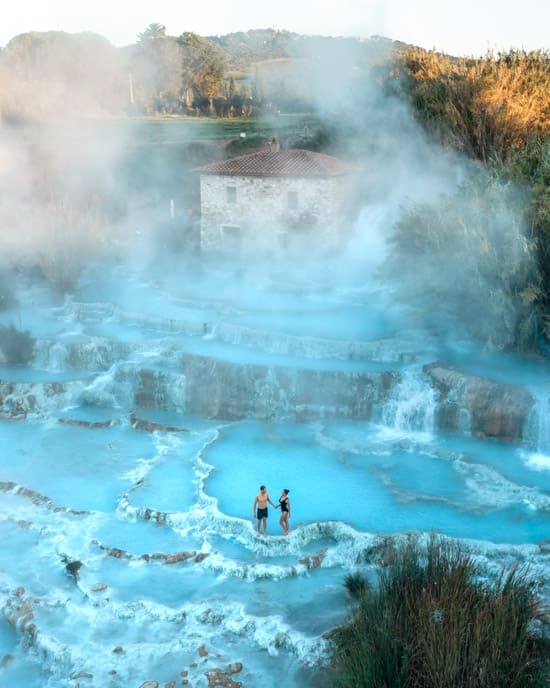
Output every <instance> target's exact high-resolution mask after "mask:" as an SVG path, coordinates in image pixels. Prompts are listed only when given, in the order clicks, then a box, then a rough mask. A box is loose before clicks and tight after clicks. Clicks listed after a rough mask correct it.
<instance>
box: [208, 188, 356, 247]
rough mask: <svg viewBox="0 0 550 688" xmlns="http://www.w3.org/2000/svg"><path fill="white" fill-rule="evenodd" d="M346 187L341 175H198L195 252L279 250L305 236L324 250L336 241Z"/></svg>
mask: <svg viewBox="0 0 550 688" xmlns="http://www.w3.org/2000/svg"><path fill="white" fill-rule="evenodd" d="M347 183H348V179H347V177H345V176H342V177H329V178H318V177H238V176H229V175H228V176H224V175H206V174H203V175H201V248H202V249H203V250H205V251H209V250H218V249H221V250H223V249H224V248H231V244H233V247H237V248H239V250H241V251H246V250H247V248H250V249H251V250H253V251H256V250H258V249H259V248H262V247H265V248H272V247H276V246H284V245H285V244H286V243H287V242H290V243H292V242H293V241H294V240H295V239H296V240H300V237H304V236H305V235H308V236H309V237H311V236H313V237H314V238H315V240H316V241H319V242H320V243H321V244H322V245H326V246H327V247H329V246H331V245H333V244H335V243H336V242H337V240H338V239H339V232H340V221H341V217H342V209H343V204H344V201H345V194H346V191H347ZM228 189H235V190H234V191H228ZM289 194H291V195H293V196H291V197H289ZM289 198H290V204H289ZM292 201H295V207H292V206H293V203H292ZM237 245H238V246H237Z"/></svg>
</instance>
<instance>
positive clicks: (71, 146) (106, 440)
mask: <svg viewBox="0 0 550 688" xmlns="http://www.w3.org/2000/svg"><path fill="white" fill-rule="evenodd" d="M334 64H336V65H338V63H337V61H336V62H334ZM325 66H326V62H321V65H320V67H321V68H319V69H315V70H314V71H315V72H316V73H315V74H314V75H313V76H312V75H311V74H310V76H309V77H308V78H310V79H313V81H312V83H316V84H318V89H317V90H318V101H319V108H320V112H319V116H322V117H324V118H328V119H330V120H331V125H332V126H337V127H338V126H339V127H340V128H341V129H342V130H343V132H341V133H343V134H345V136H344V135H342V136H341V137H340V139H336V140H337V141H339V140H341V141H342V145H341V146H340V145H338V146H337V148H336V149H335V150H333V151H332V152H333V153H334V154H337V155H339V156H341V157H342V158H345V159H347V160H350V161H352V162H353V163H354V166H355V175H354V177H353V183H354V195H353V201H350V209H349V217H347V218H346V222H347V227H346V230H347V231H346V232H345V233H344V234H345V237H346V239H345V241H343V243H342V246H341V248H340V250H339V251H338V252H333V253H327V252H326V251H324V250H323V249H322V247H312V246H308V247H307V251H305V252H299V251H296V252H295V253H292V252H290V254H289V253H284V252H281V253H276V254H273V253H268V254H265V253H262V252H261V251H259V250H258V251H255V250H254V247H251V250H250V251H249V252H248V253H246V254H245V255H243V256H241V257H240V258H237V257H235V256H232V257H231V259H227V258H224V257H219V256H218V257H217V258H211V257H207V256H200V255H199V254H197V253H196V252H195V251H194V250H193V241H192V237H191V238H190V236H189V234H188V233H191V232H192V228H193V225H192V222H189V211H190V210H192V207H193V203H196V192H197V189H196V178H195V177H194V176H193V174H192V172H191V169H192V168H193V167H195V166H197V165H198V164H199V163H201V162H206V161H207V159H205V158H208V157H209V156H210V159H215V158H216V157H217V156H219V154H220V150H219V148H220V143H219V142H216V141H215V140H207V141H204V140H203V141H202V143H201V145H199V146H195V147H193V146H192V144H193V143H194V141H193V136H194V135H193V126H195V123H185V122H181V123H177V122H170V123H157V122H151V123H143V122H141V123H138V122H135V121H112V120H96V121H80V120H72V121H70V122H60V123H56V124H44V125H40V124H35V125H32V126H30V125H27V126H22V127H19V128H10V127H4V128H2V129H1V130H0V134H1V135H0V191H1V195H0V221H1V222H2V225H3V227H4V231H3V232H2V239H1V241H2V256H3V259H4V265H3V267H4V268H5V271H6V274H7V275H8V276H9V279H10V285H11V289H12V291H13V292H14V296H15V297H16V298H15V300H14V303H13V304H12V305H11V306H9V307H8V308H6V309H4V310H3V311H1V312H0V324H4V325H10V324H14V325H15V326H16V327H17V328H18V329H21V330H28V331H29V332H30V333H31V334H32V336H33V337H34V338H35V340H36V341H35V343H34V349H33V356H32V358H31V360H30V361H29V362H28V363H27V364H26V365H23V366H15V365H11V366H10V365H6V366H3V367H2V368H1V370H0V385H1V388H2V389H1V390H0V394H1V398H2V401H1V404H2V419H1V420H0V435H1V438H2V446H3V447H4V448H5V450H4V451H3V453H2V458H1V459H0V490H1V492H0V500H1V504H2V509H1V514H0V533H1V534H2V540H3V543H4V547H3V558H2V563H1V565H0V592H1V598H0V606H1V608H2V611H3V614H2V616H1V617H0V619H1V620H0V658H2V657H4V658H8V659H6V660H5V661H4V660H2V666H1V667H0V672H2V673H0V682H2V681H3V680H4V679H5V681H6V682H7V683H6V685H25V686H28V687H30V688H39V687H40V688H43V687H44V686H49V688H58V687H64V686H73V685H74V683H75V682H78V681H81V682H82V684H84V683H85V684H86V685H90V686H97V687H101V688H103V687H104V686H109V687H111V686H112V688H115V687H117V686H127V685H136V686H137V685H141V683H142V682H144V681H146V680H155V681H160V682H165V683H167V682H169V681H172V680H176V679H179V678H180V677H181V676H182V674H181V673H180V672H182V671H186V672H188V674H187V675H188V676H189V680H190V683H191V685H196V686H206V685H207V684H208V681H207V678H206V676H205V672H206V671H208V670H212V669H213V668H215V667H221V668H222V669H225V668H226V667H227V666H228V665H229V664H230V663H233V662H241V663H242V665H243V668H242V672H238V673H237V674H236V675H235V676H234V680H239V681H242V682H243V685H246V686H251V687H253V686H262V687H263V688H266V687H268V688H269V687H270V686H276V685H277V686H278V685H280V683H281V682H282V681H283V680H284V683H285V685H287V686H291V687H292V686H294V687H296V688H298V687H301V686H309V685H317V683H316V682H317V681H318V680H319V672H322V671H323V670H324V669H325V668H326V667H327V665H328V663H329V660H330V641H329V640H328V639H327V637H326V635H325V633H326V631H329V630H330V629H331V628H333V627H334V626H336V625H337V624H339V623H341V622H342V621H343V620H344V618H345V617H346V614H347V600H346V597H345V594H344V588H343V585H342V579H343V576H344V574H345V573H346V572H349V571H354V570H356V568H358V567H363V566H366V567H367V570H368V571H369V572H370V571H371V569H372V566H373V562H372V559H369V552H370V551H372V548H373V547H374V546H375V545H377V544H379V543H380V541H381V538H382V537H384V536H386V535H388V534H390V535H395V536H399V534H402V533H406V532H411V531H413V532H419V533H427V532H429V531H432V530H435V531H440V532H442V533H444V534H447V535H449V536H451V537H457V538H465V539H467V540H468V542H469V544H470V545H471V547H472V550H473V552H474V554H475V556H476V557H478V558H479V559H480V561H481V562H483V563H484V564H485V565H486V566H487V570H488V571H490V572H491V571H498V566H499V565H500V563H502V562H508V561H513V560H514V559H516V558H519V559H521V560H523V561H530V562H531V563H532V567H533V570H534V571H535V573H536V574H541V575H546V576H548V571H549V569H550V555H549V554H548V548H547V546H545V545H544V542H545V541H546V540H547V538H548V534H549V533H550V470H549V469H548V466H549V464H548V460H547V457H548V454H550V447H549V444H548V443H549V442H550V439H549V437H548V427H547V425H548V395H547V394H546V390H547V386H546V380H547V376H548V375H549V369H548V366H547V365H545V364H544V363H543V362H540V361H527V360H524V359H522V358H521V357H518V356H514V355H504V354H502V355H500V354H499V355H497V354H493V353H488V352H487V348H486V347H485V346H484V343H479V342H476V341H473V340H472V339H470V338H468V336H467V331H465V330H464V329H461V328H460V327H459V326H458V325H457V323H459V320H460V319H459V318H457V317H456V313H455V311H454V310H453V309H454V307H455V305H454V301H453V299H454V293H455V292H456V293H459V294H461V293H462V292H461V289H462V287H463V284H462V283H461V281H460V269H459V266H457V267H456V270H455V271H453V272H452V273H450V277H449V281H450V283H451V286H450V288H449V291H448V292H447V293H446V294H443V295H441V296H440V295H439V294H435V299H437V300H439V301H440V304H439V306H440V308H439V310H438V311H437V313H435V314H434V313H433V312H432V311H431V310H430V309H431V302H430V301H429V300H428V301H426V300H424V299H423V297H422V298H421V297H418V298H416V292H410V293H409V294H408V298H403V294H402V292H403V290H405V291H407V288H408V285H410V284H411V282H413V281H415V280H416V281H417V282H422V281H423V280H426V281H427V282H428V283H429V279H430V275H427V274H424V272H423V271H422V270H420V269H419V268H418V266H417V265H416V264H415V263H414V262H413V261H411V264H410V265H409V268H408V270H407V271H406V272H399V270H397V269H396V267H395V265H394V264H392V262H391V253H392V250H393V249H392V244H391V241H390V240H391V238H392V236H393V232H394V228H395V225H396V223H397V222H398V221H399V219H400V217H401V216H402V213H403V212H404V210H403V209H404V208H405V207H406V206H407V204H409V203H422V202H435V201H436V200H437V199H438V198H440V196H441V195H444V194H453V193H454V192H455V191H456V190H457V188H458V187H459V186H460V185H461V184H462V183H463V182H464V180H465V179H468V176H469V174H470V172H472V166H471V164H470V163H468V162H466V161H465V160H462V159H460V158H459V157H458V156H455V155H450V154H448V153H444V152H442V151H440V150H439V149H437V148H436V147H435V146H434V145H433V144H431V143H430V142H428V140H427V139H426V136H425V134H424V133H423V132H422V131H421V130H420V128H419V126H418V125H417V124H416V123H415V122H414V120H413V118H412V116H411V114H410V112H409V111H408V109H407V108H406V106H405V105H404V104H403V103H402V102H399V101H398V100H397V99H396V98H395V97H393V96H387V95H384V94H383V93H381V92H380V90H379V89H377V88H376V84H375V83H372V84H370V85H369V87H368V88H367V90H366V92H365V98H364V102H362V103H361V105H360V107H357V106H356V105H354V108H352V107H351V104H350V102H349V101H348V100H347V98H348V96H349V94H350V89H351V88H352V87H353V85H354V83H353V81H352V82H348V80H346V79H341V78H340V79H338V78H337V73H338V74H341V72H338V71H337V72H334V73H333V72H327V71H326V70H325ZM340 68H341V65H339V66H338V69H340ZM317 72H323V74H324V78H323V79H321V78H320V74H319V73H317ZM329 86H330V88H331V89H334V88H337V89H338V94H337V95H338V98H339V99H340V101H339V102H340V103H341V108H342V111H343V112H345V113H347V115H346V117H345V121H338V119H337V118H336V120H335V113H334V112H333V111H328V108H326V107H324V106H323V103H326V102H334V100H335V97H336V96H335V94H334V93H332V94H331V97H330V98H328V93H327V91H326V88H327V87H329ZM324 89H325V90H324ZM348 113H349V114H348ZM178 127H180V128H179V129H178ZM147 137H149V138H147ZM475 173H476V174H478V171H475ZM170 201H173V202H174V203H173V205H172V204H171V203H170ZM172 208H173V211H174V212H173V213H171V210H172ZM507 226H508V225H507V224H506V222H500V224H499V226H498V228H497V230H498V231H500V229H499V228H504V229H505V228H506V227H507ZM504 229H503V231H504ZM186 233H187V234H186ZM436 267H437V268H438V269H440V266H436ZM493 277H495V278H496V275H485V276H484V279H487V280H488V281H489V282H490V281H491V279H492V278H493ZM453 289H454V292H453ZM446 299H448V301H449V304H451V302H452V303H453V306H452V307H451V306H450V305H449V309H448V310H449V312H448V313H446V304H447V301H446ZM441 313H443V314H444V315H445V316H446V317H443V316H442V315H441ZM447 316H448V317H447ZM434 363H438V364H439V365H440V366H441V367H442V368H443V369H444V372H445V374H448V375H452V374H456V375H457V376H459V377H458V378H450V377H448V378H443V381H444V383H445V382H448V380H449V379H450V380H451V382H453V381H454V382H453V384H454V385H455V386H454V387H452V385H451V384H450V383H448V384H449V385H450V386H451V387H452V389H451V391H450V392H449V393H448V397H446V398H443V397H444V393H445V392H448V390H446V389H445V387H444V384H442V383H441V379H442V378H436V377H435V374H433V373H432V374H431V375H430V373H429V369H428V370H427V366H428V367H429V364H434ZM449 371H451V372H450V373H449ZM460 376H461V377H460ZM482 378H483V379H484V380H485V379H488V380H490V381H491V382H494V383H495V385H497V384H504V385H506V384H510V385H514V386H515V387H514V390H513V392H514V394H516V393H517V390H518V389H519V388H520V387H521V388H522V389H523V387H525V388H526V389H527V391H526V393H525V394H526V398H528V399H530V398H532V402H533V403H532V405H531V406H529V408H528V413H527V414H526V416H525V427H524V428H522V429H521V432H520V433H518V436H516V437H514V438H513V440H512V441H509V442H507V443H501V442H497V441H496V440H495V439H488V438H493V437H494V436H495V435H494V434H493V435H491V434H490V430H491V428H489V430H487V428H486V427H484V428H483V429H482V430H483V432H482V431H479V432H477V434H476V425H475V422H474V421H473V420H472V417H471V416H472V413H473V411H472V404H471V403H470V401H471V399H470V397H471V396H473V392H472V391H471V389H473V385H474V383H475V384H477V385H481V384H485V381H484V380H482V382H479V380H480V379H482ZM456 379H458V382H456ZM472 379H475V380H474V382H472ZM469 385H470V386H469ZM464 389H466V390H467V391H468V394H470V396H468V395H467V394H463V391H464ZM495 389H496V390H497V392H499V393H502V394H504V393H507V392H508V391H509V389H508V387H505V388H504V392H503V391H502V389H503V388H501V387H498V388H497V387H491V388H490V391H491V392H495ZM495 393H496V392H495ZM453 395H454V396H453ZM461 395H462V396H461ZM528 395H531V396H530V397H529V396H528ZM488 396H489V393H488ZM512 396H514V395H513V394H512ZM506 398H508V397H506ZM526 406H528V403H527V402H526ZM478 410H479V409H478ZM481 410H482V411H483V410H484V409H481ZM504 411H506V409H504ZM445 414H446V416H445ZM453 414H455V415H453ZM518 414H519V412H518ZM455 416H456V417H457V418H458V421H457V422H456V427H455V432H446V426H445V425H444V422H445V418H447V421H448V422H449V423H450V422H451V421H452V420H453V419H454V418H455ZM449 419H450V420H449ZM487 425H489V423H488V424H487ZM485 430H487V432H485ZM260 484H266V485H267V486H268V490H269V493H270V496H271V498H272V500H273V501H274V502H275V503H277V499H278V497H279V494H280V491H281V490H282V489H283V487H287V488H290V491H291V492H290V498H291V501H292V516H291V520H290V527H291V530H290V535H289V536H288V537H283V536H282V531H281V529H280V527H279V524H278V516H279V512H278V511H275V510H274V509H273V508H270V516H269V521H268V523H269V526H268V533H269V537H268V538H266V539H265V540H264V539H263V538H257V537H256V536H255V526H256V523H255V520H254V519H253V518H251V516H252V513H251V507H252V503H253V499H254V495H255V494H256V493H257V491H258V488H259V485H260ZM71 563H73V564H75V563H77V564H80V566H79V567H77V569H76V574H77V575H74V569H73V570H71V568H70V566H69V568H68V567H67V565H68V564H69V565H70V564H71ZM71 571H73V572H71ZM542 594H543V595H544V596H545V597H546V598H548V595H549V591H548V587H547V586H546V587H545V588H543V590H542ZM319 600H322V604H320V603H319ZM202 646H204V648H203V649H202V650H201V651H199V648H202ZM205 651H206V653H207V654H205Z"/></svg>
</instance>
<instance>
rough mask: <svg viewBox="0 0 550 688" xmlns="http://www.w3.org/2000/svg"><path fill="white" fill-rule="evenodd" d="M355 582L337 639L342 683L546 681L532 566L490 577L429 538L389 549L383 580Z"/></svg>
mask: <svg viewBox="0 0 550 688" xmlns="http://www.w3.org/2000/svg"><path fill="white" fill-rule="evenodd" d="M356 582H357V581H355V582H354V585H353V586H352V588H353V589H356V590H357V592H358V593H359V594H358V596H357V603H356V607H355V609H354V611H353V614H352V617H351V619H350V621H349V623H348V624H347V625H346V626H344V627H342V628H340V629H339V631H338V632H337V634H336V636H335V643H336V653H335V659H336V672H337V683H338V685H339V686H342V688H348V687H349V688H357V687H359V686H361V687H363V688H504V686H506V688H528V687H532V688H536V687H540V688H542V687H543V686H547V685H548V683H547V681H548V679H549V678H550V634H549V629H548V625H547V624H545V622H544V621H543V617H542V613H541V607H540V603H539V600H538V598H537V595H536V585H535V582H533V581H532V580H530V578H529V577H528V575H527V573H526V571H525V570H519V569H517V568H513V569H511V570H509V571H508V572H504V573H502V574H501V575H500V576H499V577H497V578H496V579H493V580H487V579H485V578H483V577H481V571H480V568H479V566H478V565H477V564H476V562H475V561H474V559H473V558H472V557H471V555H470V554H468V552H467V551H465V550H464V549H462V548H461V546H460V545H458V544H451V543H449V542H448V541H446V540H444V539H442V538H437V537H432V538H431V539H430V541H429V542H428V544H427V546H426V547H421V546H420V545H419V544H418V541H417V540H415V539H409V540H408V541H406V542H405V543H403V544H401V545H398V546H395V547H393V548H392V549H391V550H390V551H387V552H386V554H385V561H384V564H383V566H381V568H380V571H379V583H378V585H377V586H373V587H367V586H361V585H359V586H356V585H355V583H356ZM348 590H349V587H348Z"/></svg>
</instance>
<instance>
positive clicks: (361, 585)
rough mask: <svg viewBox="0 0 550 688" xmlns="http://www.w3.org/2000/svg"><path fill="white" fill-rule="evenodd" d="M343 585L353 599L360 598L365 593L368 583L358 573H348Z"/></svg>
mask: <svg viewBox="0 0 550 688" xmlns="http://www.w3.org/2000/svg"><path fill="white" fill-rule="evenodd" d="M344 587H345V588H346V590H347V592H348V595H349V596H350V597H351V598H352V599H353V600H361V599H362V598H363V597H364V596H365V595H366V594H367V591H368V589H369V583H368V581H367V579H366V578H365V577H364V576H363V575H362V574H360V573H348V574H347V575H346V576H345V578H344Z"/></svg>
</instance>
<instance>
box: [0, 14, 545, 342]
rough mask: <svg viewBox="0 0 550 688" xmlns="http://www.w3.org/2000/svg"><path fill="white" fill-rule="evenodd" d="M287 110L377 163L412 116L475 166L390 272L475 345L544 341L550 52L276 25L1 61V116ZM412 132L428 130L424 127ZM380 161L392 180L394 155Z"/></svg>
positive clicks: (33, 43)
mask: <svg viewBox="0 0 550 688" xmlns="http://www.w3.org/2000/svg"><path fill="white" fill-rule="evenodd" d="M405 111H406V115H403V112H405ZM279 112H283V113H285V112H286V113H291V112H304V113H308V112H309V113H315V117H316V120H317V121H320V122H321V123H322V124H321V126H317V127H316V128H315V131H313V132H311V136H310V137H309V138H308V139H307V140H303V139H302V140H300V141H299V142H298V143H299V144H300V145H301V146H306V147H309V148H311V149H314V150H320V151H326V152H336V153H337V154H339V155H342V156H344V157H346V155H347V156H349V157H351V158H353V159H356V158H357V157H358V156H359V157H360V158H364V159H367V158H369V156H370V159H372V154H373V150H375V149H376V147H377V146H378V149H379V152H380V151H381V152H382V153H384V151H383V150H382V149H381V148H380V146H379V142H378V141H377V136H376V135H373V131H377V130H378V129H379V128H382V129H383V130H384V131H385V132H386V134H387V136H392V132H398V131H401V130H402V129H403V127H404V126H405V128H406V127H407V126H408V125H407V124H406V120H407V118H409V120H410V115H411V113H412V115H413V117H414V119H415V120H416V121H417V123H418V124H419V125H420V126H421V128H422V130H423V131H424V133H425V136H426V139H427V141H428V142H429V145H433V146H437V147H438V149H439V150H442V151H445V150H447V151H452V152H454V153H456V155H459V156H462V159H463V160H465V161H466V164H467V166H468V172H467V174H465V182H464V184H463V185H462V187H461V188H460V190H459V191H458V192H457V193H456V194H454V196H447V197H445V198H441V199H439V200H438V201H436V202H430V203H429V204H427V203H423V204H416V205H415V204H408V205H407V206H406V207H405V208H404V209H403V212H402V213H401V214H400V219H399V220H398V222H397V224H396V227H395V230H394V232H393V233H391V242H392V250H391V255H390V260H389V261H388V264H387V265H386V268H385V270H386V274H387V275H399V276H400V278H399V285H398V287H397V288H396V293H397V296H398V298H401V297H403V299H404V300H407V298H408V299H410V298H411V295H414V296H415V298H417V300H419V301H424V302H426V303H428V304H431V306H430V307H431V311H432V315H433V318H434V319H437V318H438V317H439V316H441V315H443V314H442V313H441V312H440V311H441V309H443V308H445V309H447V314H448V312H449V311H450V312H452V313H454V317H455V318H456V319H457V320H461V321H462V323H463V327H464V330H465V334H466V335H467V336H473V337H476V338H479V339H481V340H482V341H484V342H485V343H487V344H488V345H489V346H493V347H497V348H504V349H517V348H524V349H531V350H532V349H533V348H536V347H537V346H546V342H547V341H548V339H550V56H549V54H548V53H546V52H543V51H538V52H529V53H528V52H523V51H517V50H511V51H509V52H507V53H503V54H497V55H495V54H488V55H486V56H485V57H482V58H455V57H452V56H449V55H445V54H442V53H438V52H434V51H426V50H422V49H419V48H415V47H412V46H408V45H406V44H403V43H399V42H397V41H391V40H389V39H386V38H382V37H376V36H375V37H371V38H369V39H365V40H360V39H357V38H330V37H322V36H303V35H299V34H295V33H291V32H288V31H282V30H278V29H264V30H251V31H247V32H239V33H232V34H227V35H225V36H210V37H204V36H198V35H197V34H194V33H191V32H185V31H183V32H182V33H181V34H180V35H179V36H170V35H168V34H167V33H166V29H165V27H164V26H163V25H162V24H158V23H153V24H150V25H149V26H148V27H146V28H145V29H144V30H143V31H142V32H141V33H140V34H139V36H137V37H136V42H135V44H133V45H130V46H126V47H124V48H115V47H114V46H113V45H111V44H110V43H109V42H108V41H107V40H106V39H104V38H103V37H101V36H98V35H95V34H90V33H81V34H67V33H64V32H59V31H50V32H46V33H36V32H30V33H26V34H21V35H19V36H16V37H15V38H13V39H12V40H11V41H10V42H9V43H8V44H7V46H6V47H5V48H4V49H3V50H2V51H1V52H0V115H1V118H2V120H3V121H4V122H10V121H15V122H19V121H23V122H25V121H30V122H32V121H40V120H44V119H46V120H53V121H56V120H58V119H59V118H60V117H61V116H67V115H68V116H78V117H98V116H100V117H113V116H114V117H127V116H144V115H145V116H171V117H178V116H191V117H205V118H213V117H216V116H223V117H233V118H242V117H251V116H260V115H263V114H269V113H274V114H275V115H276V114H277V113H279ZM396 113H397V115H396ZM399 113H401V114H399ZM392 117H393V118H394V119H392ZM401 133H403V132H401ZM403 135H408V136H410V137H414V136H417V134H416V133H415V132H413V131H412V130H411V131H410V132H408V133H407V132H405V134H403ZM285 143H287V145H294V144H293V142H292V141H287V142H285ZM231 150H232V151H233V153H236V152H239V151H241V148H239V147H238V146H234V149H231ZM228 151H229V149H228ZM230 152H231V151H229V153H230ZM241 152H242V151H241ZM378 164H379V166H380V165H381V166H382V167H381V169H382V171H383V165H384V161H383V156H382V157H381V159H380V160H379V161H378ZM380 176H381V177H383V176H384V175H383V174H381V175H380ZM377 185H378V182H377V179H376V178H375V179H371V180H370V188H369V189H366V188H365V189H362V190H361V191H360V198H359V197H358V199H357V203H358V204H360V203H363V204H364V202H365V199H366V198H367V197H370V196H372V193H373V189H375V188H376V187H377ZM361 194H362V195H361ZM369 194H370V196H369ZM449 246H452V248H453V250H452V251H449ZM413 258H414V261H415V270H410V269H409V268H410V265H411V260H412V259H413ZM434 265H436V266H439V267H441V266H443V267H444V269H439V270H435V269H434V267H433V266H434ZM458 269H460V275H461V276H462V277H464V278H465V279H460V280H458V282H459V283H460V284H461V289H460V290H458V289H456V288H454V287H453V288H451V285H450V283H449V278H448V276H449V275H453V274H455V273H456V271H457V270H458ZM419 273H422V274H423V275H425V277H426V279H425V280H416V279H414V280H413V282H414V283H412V282H410V281H408V279H407V275H413V276H416V275H417V274H419ZM455 281H456V280H455ZM438 294H439V295H441V294H444V295H446V297H445V298H444V299H441V298H438V297H437V296H436V297H434V295H438ZM466 306H467V307H466Z"/></svg>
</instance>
